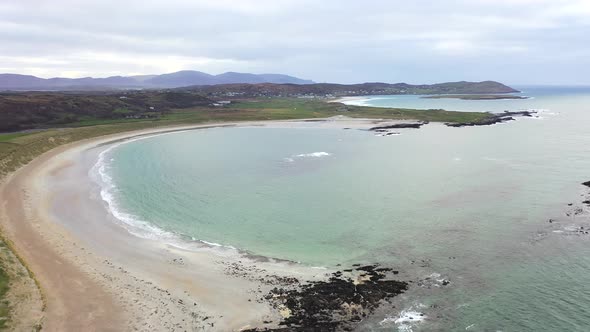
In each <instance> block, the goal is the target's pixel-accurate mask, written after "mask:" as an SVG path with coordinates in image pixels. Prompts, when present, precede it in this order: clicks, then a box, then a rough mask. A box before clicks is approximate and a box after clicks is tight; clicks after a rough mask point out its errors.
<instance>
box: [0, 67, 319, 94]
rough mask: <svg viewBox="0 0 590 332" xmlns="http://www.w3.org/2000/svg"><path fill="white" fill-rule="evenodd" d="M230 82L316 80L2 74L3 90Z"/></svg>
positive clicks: (0, 85) (182, 73)
mask: <svg viewBox="0 0 590 332" xmlns="http://www.w3.org/2000/svg"><path fill="white" fill-rule="evenodd" d="M230 83H248V84H253V83H291V84H310V83H313V81H309V80H303V79H300V78H297V77H293V76H289V75H283V74H249V73H235V72H227V73H223V74H219V75H210V74H207V73H203V72H200V71H194V70H183V71H179V72H175V73H169V74H162V75H138V76H111V77H106V78H92V77H85V78H61V77H55V78H49V79H44V78H39V77H35V76H31V75H19V74H0V90H16V91H31V90H61V91H68V90H104V89H137V88H144V89H146V88H147V89H149V88H177V87H183V86H189V85H215V84H230Z"/></svg>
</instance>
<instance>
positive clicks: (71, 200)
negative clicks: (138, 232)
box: [0, 119, 374, 331]
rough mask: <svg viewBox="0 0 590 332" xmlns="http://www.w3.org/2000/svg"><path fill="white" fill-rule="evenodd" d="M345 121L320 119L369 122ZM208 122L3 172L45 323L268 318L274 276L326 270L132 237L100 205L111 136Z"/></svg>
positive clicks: (8, 209)
mask: <svg viewBox="0 0 590 332" xmlns="http://www.w3.org/2000/svg"><path fill="white" fill-rule="evenodd" d="M341 120H342V121H331V122H328V123H326V125H330V126H339V127H340V126H342V127H345V126H346V127H350V126H359V127H367V126H370V125H371V124H373V123H374V120H356V119H355V120H350V119H341ZM223 125H231V124H223ZM241 125H264V123H247V124H241ZM274 125H277V126H293V125H297V124H296V123H295V122H276V123H274ZM208 126H211V125H208ZM208 126H184V127H175V128H159V129H150V130H143V131H135V132H129V133H123V134H117V135H111V136H105V137H100V138H97V139H90V140H85V141H80V142H76V143H73V144H69V145H66V146H62V147H59V148H56V149H54V150H52V151H50V152H48V153H45V154H43V155H42V156H40V157H38V158H37V159H35V160H34V161H33V162H31V163H29V164H28V165H27V166H25V167H23V168H21V169H20V170H18V171H17V172H15V173H14V174H12V175H11V176H10V177H9V178H7V179H6V180H5V181H4V183H3V184H2V186H1V187H0V202H2V204H3V209H2V210H3V211H4V213H3V214H2V216H1V223H2V226H3V228H4V230H5V233H6V234H5V235H6V236H7V237H8V238H9V239H11V240H12V242H13V243H14V246H15V248H16V250H17V251H18V253H19V254H20V256H21V257H22V258H23V259H24V260H25V262H27V264H28V265H29V267H30V269H31V270H32V272H33V273H34V274H35V276H36V278H37V279H38V281H39V283H40V286H41V289H42V292H43V294H44V296H45V298H46V304H47V307H46V311H45V312H44V314H43V316H44V317H43V329H44V330H47V331H128V330H140V331H154V330H168V331H185V330H197V329H204V330H219V331H236V330H241V329H244V328H252V327H260V326H263V327H273V326H276V323H278V321H279V320H280V318H281V316H280V315H281V312H280V310H277V309H276V308H274V309H273V308H271V306H270V305H268V304H267V303H264V302H263V301H259V300H258V299H259V298H260V296H261V295H263V294H266V293H267V292H268V291H269V290H270V289H271V288H272V287H274V286H275V285H276V284H277V281H276V280H277V279H278V278H277V277H278V276H295V277H297V278H299V279H300V280H318V279H324V278H325V277H326V275H327V271H326V270H321V269H315V268H309V267H305V266H301V265H297V264H290V263H285V262H275V261H268V260H261V259H252V258H248V257H246V256H244V255H242V254H238V253H237V252H236V251H235V250H230V249H218V248H217V249H215V248H209V247H205V246H196V247H195V248H194V250H190V251H188V250H183V249H180V248H177V247H174V246H171V245H168V244H165V243H163V242H161V241H157V240H150V239H142V238H138V237H136V236H134V235H132V234H130V233H129V232H128V231H126V230H125V229H124V228H123V227H121V226H120V225H119V224H118V221H117V220H116V219H115V218H114V217H113V216H112V214H111V213H110V212H109V211H108V210H107V209H106V206H105V203H104V202H103V201H102V200H101V199H100V195H99V194H98V192H99V191H98V190H99V189H98V186H97V185H96V184H95V183H94V182H92V181H91V179H90V177H89V176H88V172H89V169H90V168H91V167H92V166H93V165H94V163H95V162H96V158H97V156H98V154H99V153H100V151H102V150H104V149H105V148H106V146H108V144H109V143H112V142H114V141H118V140H122V139H128V138H131V137H137V136H139V135H147V134H150V135H151V134H155V133H162V132H165V131H170V130H186V129H196V128H203V127H208ZM279 309H280V308H279ZM282 314H285V313H284V312H283V313H282ZM262 322H267V323H266V324H262Z"/></svg>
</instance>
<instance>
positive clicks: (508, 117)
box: [445, 111, 537, 127]
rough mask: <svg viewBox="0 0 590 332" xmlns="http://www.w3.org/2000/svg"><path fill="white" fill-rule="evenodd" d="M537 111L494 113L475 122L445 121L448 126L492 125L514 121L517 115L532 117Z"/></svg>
mask: <svg viewBox="0 0 590 332" xmlns="http://www.w3.org/2000/svg"><path fill="white" fill-rule="evenodd" d="M536 113H537V112H535V111H519V112H509V111H504V113H498V114H492V115H491V116H490V117H489V118H486V119H483V120H480V121H475V122H456V123H445V125H446V126H448V127H473V126H490V125H493V124H496V123H503V122H508V121H514V117H515V116H524V117H532V116H533V115H534V114H536Z"/></svg>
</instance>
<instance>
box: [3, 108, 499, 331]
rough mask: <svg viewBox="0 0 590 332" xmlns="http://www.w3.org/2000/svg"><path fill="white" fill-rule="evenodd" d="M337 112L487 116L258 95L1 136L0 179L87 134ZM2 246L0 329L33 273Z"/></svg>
mask: <svg viewBox="0 0 590 332" xmlns="http://www.w3.org/2000/svg"><path fill="white" fill-rule="evenodd" d="M335 115H344V116H349V117H356V118H385V119H408V120H410V119H412V120H424V121H439V122H477V121H480V120H483V119H486V118H488V117H489V116H490V114H488V113H467V112H449V111H444V110H410V109H393V108H375V107H361V106H346V105H343V104H339V103H326V102H324V101H319V100H305V99H257V100H247V101H239V102H235V103H233V104H232V105H229V106H225V107H216V108H212V107H194V108H186V109H174V110H171V111H170V112H167V113H166V114H164V115H162V116H161V117H159V118H157V119H149V120H146V119H141V120H140V119H108V120H98V119H85V120H83V121H79V122H75V123H71V124H68V125H67V126H68V127H66V128H63V127H62V128H53V129H48V130H43V131H37V132H26V133H9V134H0V180H1V179H2V178H4V177H5V176H6V175H8V174H9V173H11V172H13V171H15V170H16V169H18V168H20V167H21V166H23V165H26V164H27V163H28V162H30V161H31V160H32V159H34V158H35V157H37V156H39V155H40V154H42V153H44V152H46V151H49V150H51V149H53V148H55V147H57V146H60V145H63V144H67V143H71V142H75V141H78V140H82V139H86V138H93V137H98V136H103V135H108V134H114V133H120V132H125V131H131V130H138V129H145V128H153V127H161V126H168V125H176V124H199V123H207V122H223V121H252V120H281V119H302V118H323V117H330V116H335ZM0 248H2V250H0V328H2V327H3V326H5V325H6V324H8V325H7V326H8V327H9V324H10V315H9V312H10V303H8V302H7V294H8V293H9V292H10V285H11V284H12V283H13V282H16V281H18V279H19V278H32V274H31V273H30V271H29V274H28V275H27V274H26V273H12V274H11V273H7V271H22V270H24V271H26V270H25V268H24V267H23V266H25V264H24V263H23V262H21V261H19V259H18V256H16V255H14V253H13V252H11V251H10V250H9V246H7V245H6V244H5V243H4V242H2V241H0ZM5 254H6V255H5ZM15 257H16V258H15ZM17 265H18V266H17ZM15 267H18V269H17V268H15Z"/></svg>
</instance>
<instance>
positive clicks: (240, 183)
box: [92, 87, 590, 331]
mask: <svg viewBox="0 0 590 332" xmlns="http://www.w3.org/2000/svg"><path fill="white" fill-rule="evenodd" d="M517 88H520V89H521V90H523V93H522V95H524V96H529V97H531V98H529V99H523V100H493V101H463V100H454V99H422V98H420V96H368V97H362V98H351V99H350V100H348V101H347V102H348V103H352V104H362V105H368V106H379V107H404V108H421V109H431V108H432V109H439V108H442V109H447V110H460V111H493V112H500V111H504V110H510V111H514V110H537V111H538V112H539V113H538V116H537V117H534V118H518V119H517V120H516V121H513V122H509V123H505V124H497V125H493V126H484V127H466V128H450V127H446V126H444V125H442V124H436V123H431V124H428V125H426V126H423V127H422V128H421V129H400V131H399V132H400V135H395V136H387V137H380V136H375V135H374V134H373V133H372V132H369V131H366V130H358V129H348V130H344V129H341V128H319V127H318V126H317V125H314V123H308V124H306V125H305V126H302V127H296V128H280V127H272V126H269V127H236V128H210V129H201V130H191V131H184V132H176V133H168V134H161V135H156V136H152V137H145V138H141V139H136V140H133V141H129V142H124V143H120V144H117V145H113V146H112V147H111V148H109V149H107V150H105V151H104V152H103V153H102V154H101V156H100V158H99V162H98V163H97V165H96V166H95V167H94V168H93V170H92V172H94V173H95V175H97V176H96V177H97V178H98V181H99V182H100V184H101V185H102V193H101V194H102V197H103V199H105V201H107V202H108V204H109V207H110V208H111V210H112V211H113V213H114V214H115V216H116V217H117V218H119V219H120V220H121V225H123V226H124V227H126V228H127V229H128V230H129V231H130V232H132V233H134V234H136V235H138V236H141V237H146V238H153V239H158V240H161V241H166V242H169V243H173V244H174V245H177V246H182V247H186V248H189V249H190V248H191V247H192V246H193V244H194V243H196V242H199V241H202V242H204V243H208V244H209V245H212V246H220V247H231V248H237V249H240V250H243V251H247V252H249V253H251V254H253V255H260V256H265V257H272V258H278V259H285V260H291V261H295V262H299V263H300V264H305V265H310V266H317V267H321V266H323V267H331V268H333V267H337V266H338V265H339V264H340V266H343V267H344V266H350V265H351V264H355V263H380V264H382V265H385V266H392V267H395V268H398V269H399V270H400V271H401V272H402V273H400V278H401V277H404V278H407V279H408V280H413V281H414V282H413V283H412V286H411V290H410V291H409V292H408V293H407V294H405V295H404V296H403V298H401V299H399V306H398V307H396V308H384V309H382V310H381V311H379V312H378V313H377V314H376V317H375V318H374V319H372V320H367V322H365V323H363V325H362V329H364V330H386V331H396V330H405V331H411V330H413V331H421V330H425V331H431V330H442V331H465V330H472V331H587V330H588V329H589V328H590V315H588V314H587V308H588V307H590V287H588V285H589V284H590V273H588V272H589V271H590V235H586V234H585V233H584V230H582V229H581V227H584V229H588V228H590V220H589V218H588V217H587V212H588V210H589V208H588V206H586V205H584V204H582V201H583V200H585V199H586V197H587V196H590V194H589V191H590V190H589V189H590V188H586V187H584V186H582V185H581V183H582V182H585V181H589V180H590V130H588V128H590V88H581V87H517ZM344 115H345V114H344ZM570 204H571V205H570ZM550 221H551V222H550ZM400 306H401V307H400ZM400 312H401V313H400ZM410 318H411V319H410Z"/></svg>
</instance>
